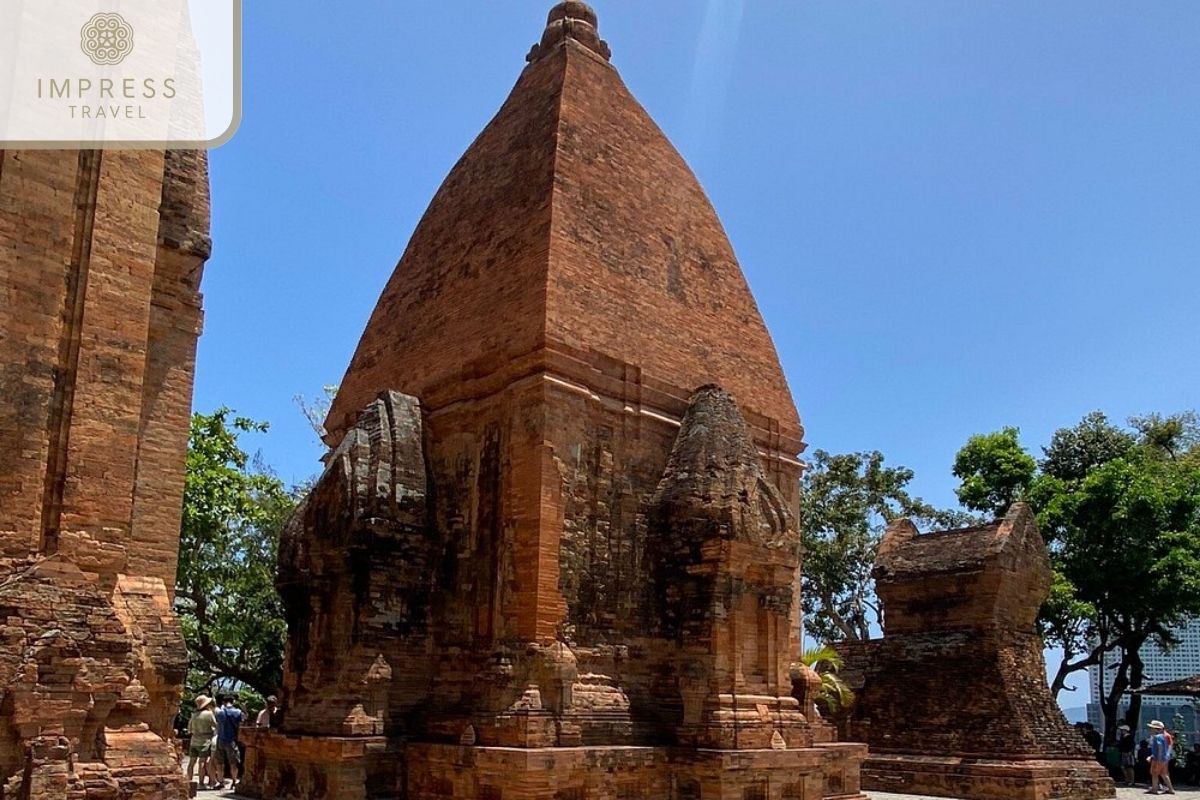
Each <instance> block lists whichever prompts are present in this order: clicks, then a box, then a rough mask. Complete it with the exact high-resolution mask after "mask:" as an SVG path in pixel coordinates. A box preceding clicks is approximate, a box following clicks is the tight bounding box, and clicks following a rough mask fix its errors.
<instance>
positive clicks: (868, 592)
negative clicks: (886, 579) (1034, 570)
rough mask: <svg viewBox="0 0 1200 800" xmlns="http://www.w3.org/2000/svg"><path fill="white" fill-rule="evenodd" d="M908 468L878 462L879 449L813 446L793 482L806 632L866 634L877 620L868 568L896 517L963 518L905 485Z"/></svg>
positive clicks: (832, 636)
mask: <svg viewBox="0 0 1200 800" xmlns="http://www.w3.org/2000/svg"><path fill="white" fill-rule="evenodd" d="M912 478H913V473H912V470H910V469H907V468H905V467H890V466H886V465H885V464H884V458H883V454H882V453H880V452H878V451H875V452H870V453H846V454H842V455H833V454H830V453H827V452H825V451H824V450H817V451H816V452H815V453H814V454H813V457H812V459H811V463H810V465H809V468H808V469H807V470H806V471H805V473H804V479H803V481H802V483H801V500H800V529H801V531H802V532H803V536H804V551H805V556H804V570H803V575H804V594H803V598H804V600H803V602H804V612H805V628H806V632H807V633H808V634H809V635H811V636H813V637H815V638H817V639H819V640H821V641H826V642H832V641H841V640H843V639H869V638H871V632H872V626H875V627H876V628H877V627H878V624H879V619H880V615H879V604H878V601H877V600H876V598H875V585H874V581H873V580H872V579H871V567H872V565H873V564H874V563H875V553H876V551H877V550H878V548H879V539H880V536H881V535H882V533H883V529H884V528H885V527H886V526H887V524H888V523H889V522H891V521H892V520H894V519H896V518H897V517H911V518H913V520H914V521H915V522H916V523H917V524H918V525H922V526H929V525H935V526H943V527H944V526H953V525H955V524H969V523H970V520H969V519H967V518H966V515H963V514H961V513H956V512H948V511H940V510H938V509H935V508H934V507H933V506H931V505H929V504H928V503H925V502H924V501H922V500H921V499H920V498H916V497H913V496H911V495H910V494H909V493H908V491H907V489H906V487H907V486H908V484H909V482H910V481H911V480H912Z"/></svg>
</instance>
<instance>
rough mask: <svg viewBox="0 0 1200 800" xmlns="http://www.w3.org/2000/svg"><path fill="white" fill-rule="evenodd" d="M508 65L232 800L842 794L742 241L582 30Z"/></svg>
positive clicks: (356, 415) (419, 287) (332, 480)
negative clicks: (813, 663) (739, 249)
mask: <svg viewBox="0 0 1200 800" xmlns="http://www.w3.org/2000/svg"><path fill="white" fill-rule="evenodd" d="M528 60H529V65H528V66H527V67H526V68H525V70H524V72H523V73H522V75H521V77H520V79H519V80H518V82H517V84H516V87H515V88H514V89H513V91H512V94H511V95H510V97H509V98H508V100H507V102H505V104H504V106H503V107H502V108H501V109H500V111H499V113H498V114H497V116H496V117H495V118H494V119H493V120H492V122H491V123H490V124H489V125H488V126H487V128H486V129H485V130H484V131H483V133H482V134H480V136H479V137H478V139H476V141H475V143H474V144H473V145H472V146H471V148H470V149H469V150H468V151H467V153H466V154H465V155H464V156H463V157H462V159H461V160H460V161H459V163H458V164H457V165H456V166H455V167H454V169H453V170H452V171H451V173H450V175H449V177H447V179H446V181H445V183H444V184H443V185H442V187H441V189H440V190H439V191H438V193H437V195H436V196H435V197H434V199H433V202H432V204H431V205H430V207H429V209H428V211H427V212H426V214H425V217H424V218H423V220H422V221H421V223H420V225H419V226H418V228H417V230H416V232H415V233H414V234H413V237H412V240H411V242H410V244H409V246H408V249H407V251H406V253H405V254H404V257H403V258H402V259H401V262H400V264H399V266H398V267H397V269H396V272H395V273H394V275H393V276H392V278H391V280H390V281H389V283H388V285H387V287H386V288H385V289H384V291H383V295H382V297H381V298H380V301H379V303H378V305H377V307H376V309H375V312H374V314H373V315H372V317H371V320H370V322H369V323H368V325H367V328H366V331H365V333H364V334H363V337H362V339H361V341H360V343H359V346H358V350H357V352H356V353H355V355H354V358H353V361H352V362H351V364H350V367H349V369H348V371H347V373H346V375H345V378H344V380H343V381H342V384H341V389H340V392H339V394H338V397H337V399H336V401H335V403H334V405H333V408H332V410H331V412H330V414H329V417H328V420H327V422H326V427H327V430H328V431H329V436H328V441H329V444H330V445H331V447H332V448H333V450H332V453H331V455H330V457H329V460H328V467H327V469H326V471H325V473H324V475H323V476H322V478H321V479H320V480H319V482H318V483H317V485H316V486H315V488H314V489H313V491H312V493H311V495H310V496H309V498H308V499H307V501H306V502H305V503H304V505H303V507H302V508H301V510H300V511H299V512H298V514H297V515H296V517H295V518H294V519H293V520H292V522H291V523H290V525H289V527H288V529H287V531H286V533H285V536H284V542H283V545H282V547H281V554H280V571H279V588H280V591H281V593H282V595H283V597H284V600H285V605H286V609H287V615H288V629H289V641H288V648H287V661H286V665H285V681H284V682H285V685H284V688H283V697H282V702H283V708H282V720H281V724H280V725H279V727H278V728H277V729H274V730H271V731H269V732H268V731H261V730H253V729H245V730H243V734H242V735H243V741H244V742H245V743H246V744H247V745H248V747H249V750H248V754H247V764H246V772H247V776H246V779H245V781H244V783H243V787H244V788H243V791H245V792H247V793H248V794H250V795H251V796H254V797H260V798H264V800H299V799H300V798H303V800H333V798H337V799H338V800H368V799H370V800H376V799H377V798H378V799H380V800H382V798H405V800H434V799H435V798H457V799H459V800H525V799H532V798H538V799H540V800H567V799H568V798H570V799H572V800H584V798H587V800H633V799H634V798H646V799H647V800H714V799H717V798H719V799H721V800H731V799H734V798H736V800H783V798H791V799H793V800H795V799H798V798H804V799H805V800H818V799H819V798H832V797H845V798H854V797H860V796H861V795H860V793H859V786H858V771H859V763H860V761H861V760H862V758H863V757H864V756H865V748H864V747H863V746H861V745H854V744H839V743H836V742H834V741H833V738H834V737H833V731H832V728H831V726H829V725H827V724H826V723H824V722H822V721H821V720H820V718H819V717H818V715H817V714H816V712H815V709H814V707H813V700H812V697H813V693H814V691H815V689H814V683H813V681H814V679H815V676H814V675H813V674H812V673H811V672H810V671H808V670H806V669H805V668H803V667H800V666H798V665H797V664H796V662H797V660H798V657H799V649H800V642H799V621H800V619H799V615H800V611H799V608H800V606H799V567H800V547H799V536H798V534H797V531H796V528H795V517H796V510H797V501H798V487H799V481H798V478H799V474H800V463H799V461H798V459H797V454H798V453H799V452H800V451H801V449H802V448H803V443H802V437H803V429H802V428H801V426H800V421H799V418H798V416H797V414H796V410H795V407H794V405H793V403H792V398H791V394H790V392H789V390H788V387H787V383H786V381H785V379H784V376H783V373H782V370H781V368H780V365H779V361H778V358H777V356H776V354H775V349H774V346H773V344H772V342H771V339H770V337H769V335H768V333H767V330H766V328H765V326H764V325H763V322H762V319H761V317H760V315H759V313H758V309H757V307H756V305H755V303H754V300H753V298H752V296H751V294H750V292H749V289H748V287H747V286H746V282H745V279H744V277H743V276H742V273H741V270H740V268H739V266H738V264H737V261H736V259H735V257H734V254H733V251H732V248H731V247H730V245H729V242H728V240H727V238H726V236H725V233H724V231H723V229H722V227H721V224H720V222H719V221H718V219H717V216H716V214H715V212H714V211H713V209H712V207H711V205H710V204H709V202H708V200H707V198H706V197H705V195H704V193H703V191H702V189H701V188H700V186H699V184H698V183H697V181H696V179H695V177H694V176H693V175H692V173H691V172H690V170H689V169H688V168H687V166H686V164H685V163H684V162H683V160H682V159H681V158H680V156H679V154H678V153H677V152H676V151H675V149H674V148H673V147H672V146H671V145H670V144H669V143H668V142H667V140H666V138H665V137H664V136H663V134H662V132H661V131H660V130H659V129H658V128H657V127H656V126H655V125H654V123H653V122H652V121H651V120H650V118H649V116H647V114H646V112H645V111H644V110H643V109H642V108H641V106H640V105H638V103H637V101H636V100H634V99H633V97H632V96H631V95H630V94H629V91H628V90H627V89H626V88H625V86H624V84H623V82H622V81H621V79H620V77H619V76H618V74H617V72H616V70H615V69H614V68H613V67H612V65H611V64H610V63H609V49H608V46H607V45H606V44H605V43H604V42H603V41H602V40H601V39H600V38H599V35H598V33H597V23H596V17H595V14H594V13H593V12H592V10H591V9H590V8H589V7H588V6H586V5H585V4H584V3H580V2H565V3H560V4H559V5H557V6H555V8H554V9H553V10H552V11H551V13H550V19H549V23H548V26H547V28H546V31H545V33H544V35H543V37H542V39H541V42H540V43H539V44H537V45H536V46H535V47H534V48H533V50H532V51H531V52H530V54H529V57H528ZM714 384H719V387H718V386H717V385H714ZM696 387H702V388H700V389H698V390H697V388H696ZM720 387H723V388H720ZM735 398H736V400H735ZM817 682H818V683H819V679H817Z"/></svg>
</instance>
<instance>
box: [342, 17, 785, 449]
mask: <svg viewBox="0 0 1200 800" xmlns="http://www.w3.org/2000/svg"><path fill="white" fill-rule="evenodd" d="M608 59H609V48H608V45H607V44H606V43H605V42H604V41H603V40H601V39H600V36H599V32H598V22H597V19H596V15H595V12H594V11H593V10H592V9H591V8H590V7H589V6H588V5H587V4H585V3H582V2H576V1H574V0H572V1H571V2H564V3H559V4H558V5H556V6H555V7H554V8H553V10H552V11H551V12H550V16H549V20H548V24H547V27H546V30H545V32H544V34H543V36H542V38H541V40H540V42H539V43H538V44H536V45H534V47H533V49H532V50H531V51H530V53H529V55H528V61H529V64H528V65H527V66H526V67H525V69H524V71H523V72H522V73H521V76H520V78H519V80H518V81H517V84H516V86H515V87H514V88H513V90H512V93H511V94H510V95H509V97H508V99H507V101H506V102H505V103H504V105H503V107H501V109H500V111H499V113H498V114H497V115H496V117H495V118H494V119H493V120H492V121H491V122H490V123H489V124H488V126H487V127H486V128H485V129H484V131H483V132H482V133H481V134H480V135H479V137H478V138H477V139H476V140H475V142H474V143H473V144H472V145H471V146H470V148H469V149H468V150H467V152H466V154H465V155H463V157H462V158H461V159H460V160H459V162H458V163H457V164H456V165H455V166H454V168H453V169H452V170H451V172H450V174H449V176H448V177H447V178H446V180H445V182H444V183H443V184H442V186H441V188H440V189H439V190H438V192H437V194H436V195H435V197H434V198H433V202H432V203H431V204H430V206H429V208H428V210H427V211H426V212H425V216H424V217H423V218H422V220H421V222H420V224H419V225H418V226H417V229H416V231H415V233H414V234H413V237H412V240H411V241H410V243H409V245H408V249H407V251H406V252H405V253H404V256H403V258H402V259H401V260H400V263H399V265H398V266H397V267H396V270H395V272H394V273H393V275H392V277H391V279H390V280H389V282H388V284H387V287H386V288H385V289H384V291H383V294H382V296H381V297H380V299H379V303H378V305H377V306H376V308H375V311H374V313H373V314H372V316H371V319H370V322H369V323H368V325H367V328H366V331H365V333H364V334H363V336H362V339H361V341H360V342H359V345H358V349H357V351H356V352H355V354H354V358H353V360H352V361H351V363H350V367H349V369H348V370H347V372H346V375H345V377H344V379H343V381H342V383H341V389H340V391H339V394H338V396H337V398H336V400H335V401H334V404H333V407H332V409H331V411H330V414H329V418H328V420H327V423H326V427H327V428H328V430H329V432H330V435H329V437H328V438H329V439H330V441H331V443H336V441H337V440H339V439H340V438H341V436H342V435H343V433H344V432H345V431H346V430H347V429H348V427H349V426H350V425H351V424H352V423H353V420H354V415H355V414H356V413H357V412H358V410H359V409H361V408H362V407H363V406H364V405H366V404H367V403H368V402H369V401H370V400H371V399H372V398H373V397H375V396H376V395H377V394H378V392H380V391H383V390H387V389H395V390H398V391H402V392H405V393H408V394H413V395H416V396H418V397H420V398H421V401H422V404H423V405H425V406H426V407H427V408H430V409H434V410H436V409H437V408H440V407H443V406H446V405H448V404H450V403H454V402H457V401H460V400H464V399H470V398H473V397H482V396H484V395H486V394H490V393H492V392H495V391H498V390H499V389H501V388H503V387H504V386H506V385H508V384H510V383H512V382H513V381H515V380H519V379H521V378H523V377H526V376H528V375H533V374H536V373H539V372H541V373H552V374H554V375H557V376H560V377H562V378H563V379H565V380H569V381H571V382H573V383H576V384H579V385H583V386H586V387H587V388H588V389H590V390H591V391H594V392H597V393H600V394H608V395H609V396H615V397H618V398H620V397H621V394H620V389H619V387H620V386H621V385H622V382H628V381H629V380H630V375H633V376H634V378H635V380H636V382H637V384H638V387H639V388H638V396H639V402H642V403H644V404H648V405H649V406H651V407H657V408H658V410H660V411H662V412H665V413H669V414H672V415H679V414H682V411H683V409H684V408H685V407H686V404H687V399H688V397H689V395H690V394H691V392H692V391H693V390H694V389H695V387H697V386H700V385H702V384H706V383H719V384H720V385H721V386H723V387H725V388H726V389H728V390H729V391H730V392H732V394H733V395H734V396H735V397H736V398H737V400H738V403H739V404H740V405H741V407H742V409H743V410H744V411H745V412H746V416H747V419H748V420H749V421H750V423H751V426H752V427H753V428H754V429H755V431H756V438H760V441H761V439H762V437H763V432H764V431H765V432H767V433H769V434H771V435H772V437H773V438H775V439H776V442H777V444H778V446H780V447H781V449H782V450H783V451H785V452H786V451H788V450H790V451H791V452H792V453H795V452H798V451H799V449H800V448H801V437H802V429H801V427H800V421H799V417H798V416H797V414H796V410H795V407H794V405H793V403H792V398H791V394H790V392H789V391H788V386H787V382H786V379H785V378H784V375H783V371H782V369H781V367H780V365H779V359H778V357H777V355H776V353H775V348H774V345H773V344H772V342H771V338H770V335H769V334H768V333H767V329H766V326H765V325H764V324H763V321H762V317H761V315H760V314H759V312H758V308H757V306H756V305H755V302H754V298H753V297H752V295H751V294H750V290H749V287H748V286H747V285H746V281H745V278H744V277H743V275H742V272H741V269H740V267H739V266H738V262H737V259H736V257H735V256H734V253H733V248H732V247H731V246H730V244H729V240H728V238H727V237H726V235H725V231H724V229H723V228H722V226H721V223H720V221H719V220H718V219H717V215H716V212H715V211H714V210H713V208H712V205H711V204H710V203H709V201H708V199H707V197H706V196H705V194H704V191H703V189H701V188H700V184H699V182H698V181H697V180H696V177H695V176H694V175H693V174H692V172H691V170H689V169H688V166H687V164H685V163H684V161H683V159H682V157H680V155H679V153H678V152H677V151H676V150H675V148H674V147H672V146H671V143H670V142H669V141H667V138H666V136H664V135H663V133H662V131H661V130H659V128H658V127H657V126H656V125H655V124H654V122H653V121H652V120H651V119H650V117H649V115H648V114H647V113H646V111H645V110H644V109H643V108H642V107H641V105H640V104H639V103H638V102H637V100H635V99H634V98H633V96H632V95H631V94H630V93H629V90H628V89H627V88H626V87H625V84H624V82H623V81H622V80H621V77H620V76H619V75H618V74H617V71H616V70H615V69H614V68H613V67H612V65H611V64H610V63H609V60H608ZM614 387H617V388H614ZM610 390H611V391H610Z"/></svg>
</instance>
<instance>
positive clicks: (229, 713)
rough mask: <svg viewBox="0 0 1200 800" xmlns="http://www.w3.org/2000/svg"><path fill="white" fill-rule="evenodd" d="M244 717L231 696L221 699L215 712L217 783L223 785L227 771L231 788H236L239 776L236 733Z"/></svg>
mask: <svg viewBox="0 0 1200 800" xmlns="http://www.w3.org/2000/svg"><path fill="white" fill-rule="evenodd" d="M243 717H244V715H243V714H242V710H241V709H240V708H238V707H237V703H235V702H234V698H233V696H232V695H228V694H227V695H224V696H222V697H221V707H220V708H219V709H218V710H217V713H216V718H217V758H216V762H217V782H218V784H219V785H220V786H222V787H223V786H224V785H225V771H226V770H228V771H229V777H230V779H231V781H232V783H231V784H230V785H231V786H237V782H238V778H239V777H240V775H241V768H242V752H241V751H240V750H239V749H238V731H240V730H241V727H242V719H243Z"/></svg>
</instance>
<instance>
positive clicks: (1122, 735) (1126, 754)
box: [1117, 723, 1137, 786]
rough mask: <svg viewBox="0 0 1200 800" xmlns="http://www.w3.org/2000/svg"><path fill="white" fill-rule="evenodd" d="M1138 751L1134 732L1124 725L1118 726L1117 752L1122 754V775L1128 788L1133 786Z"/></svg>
mask: <svg viewBox="0 0 1200 800" xmlns="http://www.w3.org/2000/svg"><path fill="white" fill-rule="evenodd" d="M1136 749H1137V742H1136V740H1135V739H1134V738H1133V731H1132V730H1130V729H1129V726H1128V725H1126V724H1124V723H1122V724H1120V725H1118V726H1117V750H1118V751H1119V752H1120V753H1121V773H1122V775H1123V777H1124V778H1125V785H1126V786H1133V778H1134V774H1133V765H1134V758H1135V754H1134V751H1135V750H1136Z"/></svg>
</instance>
